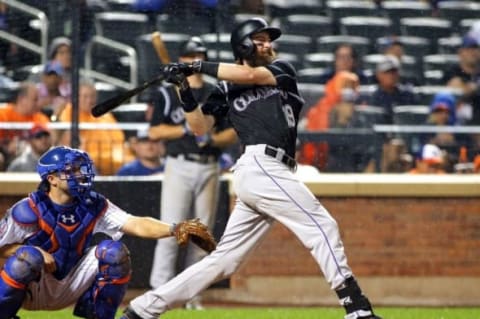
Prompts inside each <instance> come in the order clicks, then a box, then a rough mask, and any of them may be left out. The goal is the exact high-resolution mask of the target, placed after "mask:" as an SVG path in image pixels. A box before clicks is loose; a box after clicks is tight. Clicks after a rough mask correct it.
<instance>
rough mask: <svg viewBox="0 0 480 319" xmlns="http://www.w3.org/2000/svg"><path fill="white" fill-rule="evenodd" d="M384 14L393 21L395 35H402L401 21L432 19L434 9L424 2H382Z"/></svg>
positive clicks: (398, 0)
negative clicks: (419, 18)
mask: <svg viewBox="0 0 480 319" xmlns="http://www.w3.org/2000/svg"><path fill="white" fill-rule="evenodd" d="M381 6H382V10H383V12H384V14H385V15H386V16H387V17H389V18H390V20H392V29H393V30H392V31H393V34H397V35H398V34H400V19H402V18H410V17H430V16H432V7H431V5H430V4H429V3H427V2H424V1H404V0H391V1H382V3H381Z"/></svg>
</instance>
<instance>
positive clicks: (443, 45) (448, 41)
mask: <svg viewBox="0 0 480 319" xmlns="http://www.w3.org/2000/svg"><path fill="white" fill-rule="evenodd" d="M461 45H462V37H460V36H453V37H448V38H440V39H438V40H437V48H438V53H440V54H456V53H457V50H458V48H460V46H461Z"/></svg>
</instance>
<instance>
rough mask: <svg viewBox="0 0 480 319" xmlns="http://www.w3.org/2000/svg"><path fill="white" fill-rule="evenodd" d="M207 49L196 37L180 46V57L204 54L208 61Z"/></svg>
mask: <svg viewBox="0 0 480 319" xmlns="http://www.w3.org/2000/svg"><path fill="white" fill-rule="evenodd" d="M207 51H208V50H207V47H206V46H205V44H204V43H203V41H202V39H201V38H200V37H197V36H194V37H191V38H190V39H188V40H187V41H185V42H183V43H182V44H181V45H180V56H193V55H196V54H203V55H204V59H205V61H206V60H207V59H208V56H207Z"/></svg>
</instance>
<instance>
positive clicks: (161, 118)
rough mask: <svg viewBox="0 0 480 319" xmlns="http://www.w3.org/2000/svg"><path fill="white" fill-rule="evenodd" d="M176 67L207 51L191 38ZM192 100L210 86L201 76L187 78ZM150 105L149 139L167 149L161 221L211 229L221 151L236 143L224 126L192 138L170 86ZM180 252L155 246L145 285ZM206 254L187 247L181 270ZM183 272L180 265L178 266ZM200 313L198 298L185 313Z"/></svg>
mask: <svg viewBox="0 0 480 319" xmlns="http://www.w3.org/2000/svg"><path fill="white" fill-rule="evenodd" d="M180 50H181V51H180V58H179V61H180V62H184V63H191V62H193V61H195V60H205V59H206V58H207V48H206V47H205V46H204V44H203V42H202V40H201V39H200V38H199V37H192V38H190V39H189V40H188V41H186V42H184V43H183V44H182V45H181V49H180ZM188 81H189V83H190V86H191V88H192V92H193V95H194V96H195V98H196V99H197V100H198V101H205V100H206V99H207V97H208V96H209V95H210V93H211V91H212V90H213V89H214V86H213V85H212V84H210V83H208V82H205V81H204V79H203V77H202V75H201V74H194V75H192V76H190V77H189V78H188ZM159 93H160V94H159V96H158V97H157V98H156V99H155V100H154V112H153V116H152V120H151V122H150V129H149V136H150V137H151V138H153V139H155V140H157V139H162V140H163V141H164V142H165V146H166V162H165V172H164V179H163V183H162V196H161V219H162V220H163V221H165V222H169V223H176V222H178V221H181V220H184V219H186V218H188V217H192V218H199V219H200V221H201V222H203V223H204V224H206V225H209V226H210V229H213V226H214V225H213V223H214V221H215V212H216V210H217V202H218V193H219V178H220V166H219V161H218V159H219V156H220V154H221V152H222V148H224V147H226V146H229V145H232V144H234V143H236V142H237V136H236V134H235V131H234V130H233V128H231V125H229V124H228V123H227V121H223V123H221V124H220V125H218V127H217V128H216V129H215V130H212V131H209V132H205V134H203V135H202V136H198V137H195V135H193V133H192V132H191V130H190V129H189V128H188V125H187V124H186V121H185V113H184V111H183V109H182V106H181V101H180V99H179V97H178V94H177V91H176V88H175V86H173V85H169V86H162V87H160V88H159ZM178 256H179V248H178V245H177V244H176V243H175V240H173V239H168V240H159V241H158V242H157V245H156V248H155V255H154V260H153V265H152V271H151V275H150V285H151V286H152V287H153V288H156V287H158V286H160V285H162V284H164V283H165V282H167V281H168V280H170V279H171V278H172V277H173V276H175V275H176V273H177V269H176V266H177V264H178V262H177V258H178ZM204 256H205V252H204V251H202V250H200V249H198V248H197V247H195V246H193V245H190V246H189V247H188V249H187V253H186V260H185V264H186V265H187V266H188V265H190V264H193V263H195V262H197V261H198V260H200V259H201V258H203V257H204ZM181 266H183V265H181ZM189 305H191V306H190V307H192V308H197V307H201V304H200V303H199V297H196V298H195V300H193V302H189V304H187V307H188V306H189Z"/></svg>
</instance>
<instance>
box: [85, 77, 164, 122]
mask: <svg viewBox="0 0 480 319" xmlns="http://www.w3.org/2000/svg"><path fill="white" fill-rule="evenodd" d="M163 78H164V76H163V74H162V75H160V76H158V77H156V78H155V79H153V80H150V81H147V82H145V83H143V84H142V85H140V86H137V87H136V88H133V89H131V90H128V91H127V92H124V93H122V94H119V95H116V96H114V97H112V98H110V99H108V100H106V101H103V102H101V103H99V104H97V105H95V106H94V107H93V108H92V115H93V116H95V117H99V116H102V115H104V114H105V113H107V112H109V111H111V110H113V109H114V108H116V107H117V106H120V105H121V104H122V103H123V102H125V101H126V100H128V99H130V98H131V97H132V96H134V95H137V94H138V93H140V92H142V91H143V90H145V89H147V88H148V87H150V86H152V85H155V84H157V83H160V82H161V81H162V80H163Z"/></svg>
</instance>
